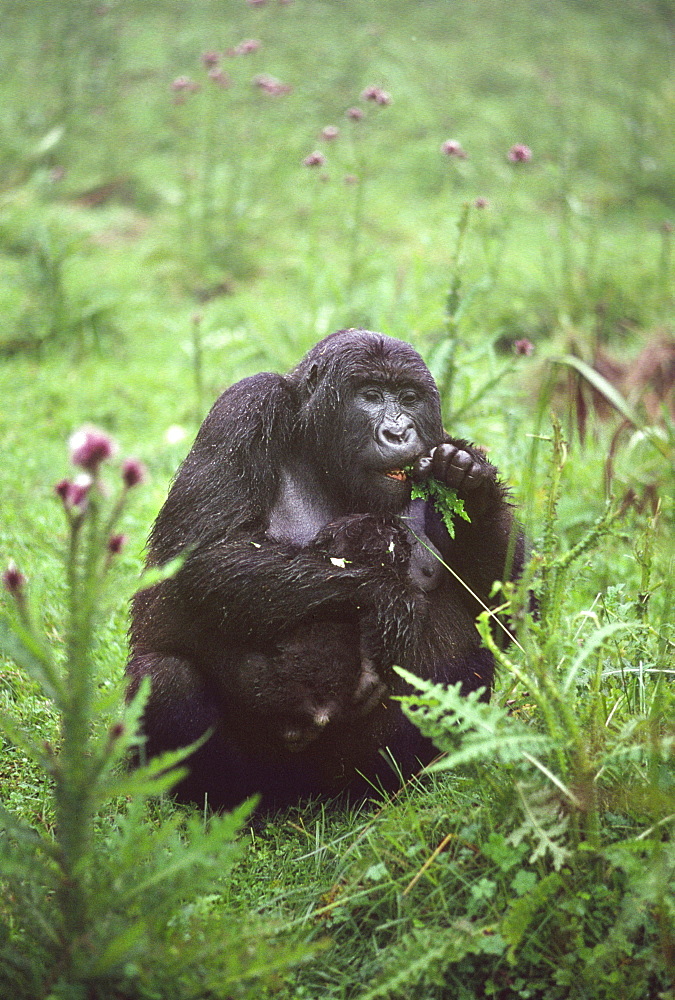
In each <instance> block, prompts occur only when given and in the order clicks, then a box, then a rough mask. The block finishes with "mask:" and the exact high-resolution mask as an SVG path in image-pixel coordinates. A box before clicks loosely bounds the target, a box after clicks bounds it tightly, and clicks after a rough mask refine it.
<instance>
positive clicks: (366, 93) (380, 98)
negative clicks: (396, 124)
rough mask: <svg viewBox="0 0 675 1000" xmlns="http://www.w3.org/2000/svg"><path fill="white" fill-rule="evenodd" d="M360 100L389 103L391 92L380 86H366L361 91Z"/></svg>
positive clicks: (382, 103)
mask: <svg viewBox="0 0 675 1000" xmlns="http://www.w3.org/2000/svg"><path fill="white" fill-rule="evenodd" d="M361 100H362V101H374V102H375V104H381V105H386V104H391V94H389V93H388V92H387V91H386V90H383V89H382V87H366V89H365V90H363V91H361Z"/></svg>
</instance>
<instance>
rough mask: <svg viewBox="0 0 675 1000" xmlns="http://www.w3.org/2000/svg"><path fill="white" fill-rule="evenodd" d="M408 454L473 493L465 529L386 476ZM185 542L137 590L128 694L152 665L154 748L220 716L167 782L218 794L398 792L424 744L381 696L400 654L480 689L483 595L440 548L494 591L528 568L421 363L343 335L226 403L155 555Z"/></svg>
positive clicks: (286, 796) (393, 683) (161, 526)
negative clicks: (183, 770)
mask: <svg viewBox="0 0 675 1000" xmlns="http://www.w3.org/2000/svg"><path fill="white" fill-rule="evenodd" d="M413 463H414V473H413V474H414V477H415V478H417V479H419V480H424V479H425V478H427V477H428V476H429V475H433V476H434V477H435V478H436V479H439V480H441V481H443V482H445V483H446V484H447V485H449V486H451V487H453V488H456V489H457V490H458V492H459V493H460V495H461V496H462V497H463V499H464V501H465V506H466V509H467V511H468V513H469V515H470V517H471V522H470V523H467V522H465V521H460V520H458V521H457V523H456V537H455V538H454V539H451V538H450V537H449V535H448V533H447V531H446V529H445V527H444V525H443V523H442V520H441V518H440V516H439V515H438V513H437V512H436V510H435V509H434V508H433V506H432V505H430V504H428V503H425V502H424V501H422V500H415V501H413V502H412V503H411V501H410V491H411V484H410V480H409V479H406V480H402V479H401V478H400V477H398V478H392V477H390V476H387V475H386V473H387V472H391V471H392V470H399V469H401V468H402V467H403V466H409V465H413ZM512 534H516V535H517V537H516V539H515V543H514V540H513V539H512ZM512 549H514V550H515V557H514V559H513V565H512V566H510V567H507V566H506V560H507V554H508V552H509V551H511V550H512ZM181 552H187V558H186V560H185V563H184V565H183V566H182V568H181V569H180V571H179V572H178V573H177V574H176V575H175V576H174V577H173V578H171V579H168V580H165V581H163V582H162V583H159V584H157V585H155V586H154V587H151V588H149V589H147V590H145V591H141V592H139V593H138V594H137V595H136V597H135V598H134V602H133V610H132V624H131V646H132V657H131V660H130V662H129V665H128V672H129V674H130V676H131V685H130V691H131V692H133V691H134V690H135V689H136V688H137V686H138V683H139V682H140V679H141V678H142V677H143V676H145V675H150V677H151V678H152V694H151V698H150V702H149V705H148V708H147V711H146V716H145V723H144V724H145V731H146V735H147V752H148V753H149V754H154V753H157V752H158V751H161V750H165V749H169V748H173V747H176V746H181V745H184V744H187V743H189V742H191V741H193V740H195V739H196V738H198V737H199V736H200V735H201V734H202V733H203V732H204V731H205V730H206V729H208V728H210V727H213V729H214V733H213V735H212V736H211V737H210V739H209V740H208V741H207V742H206V743H205V744H204V746H203V747H202V748H201V749H200V750H199V751H197V753H196V754H194V755H193V757H192V758H191V759H190V774H189V776H188V777H187V778H186V779H185V780H184V781H183V782H182V783H181V786H179V788H178V795H179V797H180V798H182V799H184V800H192V801H203V797H204V795H207V796H208V800H209V802H210V804H211V805H212V806H214V807H224V808H228V807H231V806H233V805H234V804H236V803H237V802H239V801H241V799H242V798H244V797H246V796H247V795H250V794H252V793H254V792H260V793H261V794H262V797H263V805H264V806H278V805H284V804H286V803H290V802H292V801H294V800H297V798H299V797H300V796H305V795H314V794H322V795H334V794H338V793H340V792H347V793H348V794H352V795H362V794H364V793H365V792H366V791H367V790H368V787H369V783H373V784H375V785H381V786H382V787H384V788H385V789H391V788H393V787H395V786H396V784H397V781H398V780H399V776H398V775H397V774H396V772H395V770H394V769H393V768H392V766H391V764H390V763H388V762H387V760H386V756H387V754H383V753H382V752H381V751H382V750H384V748H385V747H386V748H388V750H389V751H390V754H391V755H392V756H393V757H394V759H395V760H396V764H397V769H398V771H399V772H400V774H401V775H403V777H407V776H409V775H410V774H411V773H413V772H414V771H415V770H416V769H417V768H418V767H419V764H420V763H422V764H423V763H427V762H428V761H429V760H430V759H431V758H432V757H433V756H434V754H435V750H434V748H433V746H432V744H431V743H430V742H429V741H428V740H426V739H424V738H423V737H422V736H420V734H419V733H418V732H417V730H416V729H415V728H414V727H413V726H412V725H411V724H410V723H409V722H408V721H407V720H406V719H405V718H404V716H403V715H402V713H401V711H400V709H399V707H398V705H397V703H396V702H393V701H390V700H389V699H388V698H387V697H386V696H384V690H385V689H384V685H385V684H386V685H388V686H389V689H390V690H391V691H393V692H394V693H398V692H400V691H401V690H402V685H401V684H400V681H398V680H397V678H396V675H394V674H393V672H392V671H391V667H392V665H393V664H394V663H398V664H400V665H401V666H404V667H406V668H408V669H410V670H412V671H413V672H415V673H417V674H419V675H421V676H423V677H428V678H432V679H434V680H435V681H438V682H441V683H453V682H456V681H461V682H462V686H463V689H464V690H465V691H470V690H473V689H475V688H477V687H481V686H483V687H485V688H486V692H487V695H489V690H490V686H491V683H492V676H493V663H492V658H491V656H490V655H489V654H488V653H487V652H486V651H485V650H484V649H482V648H481V646H480V642H479V637H478V634H477V631H476V628H475V624H474V620H475V616H476V614H477V613H478V612H479V611H480V610H481V607H480V605H479V604H478V603H477V602H476V600H475V599H474V598H473V597H472V596H471V595H470V593H469V592H468V591H467V589H466V588H465V587H463V586H462V585H461V584H460V583H458V582H457V580H456V579H455V577H454V576H452V575H451V574H450V573H448V572H447V570H445V569H443V568H442V567H441V564H440V562H439V561H438V557H439V556H440V557H441V558H442V559H443V560H444V561H446V562H447V563H448V564H449V565H450V566H452V568H453V569H454V570H455V572H456V573H458V574H459V576H461V577H462V579H463V580H464V582H465V583H466V584H467V585H468V587H469V588H471V590H472V591H473V592H474V593H475V594H477V595H478V596H479V597H480V599H481V600H482V601H483V602H485V603H486V604H489V593H490V589H491V587H492V584H493V582H494V581H495V580H496V579H502V578H503V576H504V575H505V574H509V575H513V574H514V573H517V572H518V571H519V569H520V566H521V563H522V539H521V537H520V535H519V533H518V532H517V528H515V527H514V522H513V515H512V508H511V506H510V504H509V503H508V502H507V500H506V499H505V490H504V488H503V487H502V486H501V485H500V484H499V483H498V481H497V478H496V470H495V469H494V467H493V466H491V465H490V464H489V463H488V462H486V460H485V459H484V457H483V455H482V454H481V453H480V452H479V451H478V450H477V449H475V448H473V447H472V446H471V445H469V444H468V443H467V442H465V441H459V440H456V439H453V438H451V437H449V436H448V435H447V434H445V432H444V431H443V429H442V426H441V420H440V406H439V398H438V391H437V388H436V386H435V383H434V381H433V379H432V377H431V374H430V373H429V371H428V369H427V367H426V366H425V364H424V362H423V361H422V359H421V358H420V356H419V355H418V354H417V353H416V352H415V351H414V350H413V348H411V347H410V346H409V345H408V344H405V343H403V342H402V341H398V340H394V339H392V338H389V337H385V336H383V335H381V334H377V333H371V332H370V331H365V330H345V331H339V332H338V333H336V334H332V335H331V336H330V337H327V338H326V339H325V340H323V341H321V342H320V343H319V344H317V345H316V346H315V347H314V348H313V349H312V350H311V351H310V352H309V353H308V354H307V355H306V357H305V358H304V359H303V360H302V361H301V362H300V364H299V365H298V366H297V368H295V369H294V371H292V372H291V373H290V374H289V375H287V376H280V375H274V374H270V373H263V374H260V375H256V376H253V377H251V378H248V379H244V380H242V381H241V382H239V383H237V384H236V385H233V386H231V388H229V389H228V390H226V391H225V392H224V393H223V395H222V396H221V397H220V399H218V400H217V402H216V403H215V405H214V407H213V409H212V410H211V412H210V413H209V415H208V416H207V418H206V420H205V421H204V424H203V425H202V427H201V429H200V431H199V434H198V435H197V439H196V441H195V444H194V446H193V448H192V450H191V452H190V453H189V455H188V456H187V458H186V459H185V461H184V463H183V465H182V466H181V468H180V469H179V471H178V474H177V476H176V479H175V481H174V483H173V486H172V488H171V491H170V493H169V496H168V498H167V500H166V503H165V504H164V507H163V508H162V510H161V511H160V514H159V516H158V518H157V521H156V523H155V525H154V528H153V530H152V533H151V536H150V542H149V556H148V562H149V564H150V565H161V564H163V563H165V562H167V561H168V560H170V559H171V558H173V557H174V556H176V555H178V554H179V553H181ZM487 695H486V696H487Z"/></svg>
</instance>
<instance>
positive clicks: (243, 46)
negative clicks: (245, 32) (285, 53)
mask: <svg viewBox="0 0 675 1000" xmlns="http://www.w3.org/2000/svg"><path fill="white" fill-rule="evenodd" d="M261 46H262V42H260V41H258V39H257V38H245V39H244V40H243V41H242V42H239V44H238V45H235V47H234V48H233V49H230V50H229V52H231V53H232V55H235V56H248V55H250V54H251V52H257V51H258V49H259V48H261Z"/></svg>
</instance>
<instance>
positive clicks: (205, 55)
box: [202, 50, 220, 69]
mask: <svg viewBox="0 0 675 1000" xmlns="http://www.w3.org/2000/svg"><path fill="white" fill-rule="evenodd" d="M219 62H220V53H219V52H214V51H212V50H209V51H208V52H202V65H203V66H205V67H206V69H212V68H213V67H214V66H217V65H218V63H219Z"/></svg>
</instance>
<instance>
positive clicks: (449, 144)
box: [441, 139, 468, 160]
mask: <svg viewBox="0 0 675 1000" xmlns="http://www.w3.org/2000/svg"><path fill="white" fill-rule="evenodd" d="M441 152H442V153H445V155H446V156H456V157H457V159H458V160H466V158H467V156H468V153H466V152H465V151H464V149H463V148H462V144H461V142H457V140H456V139H446V140H445V142H444V143H443V144H442V146H441Z"/></svg>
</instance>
